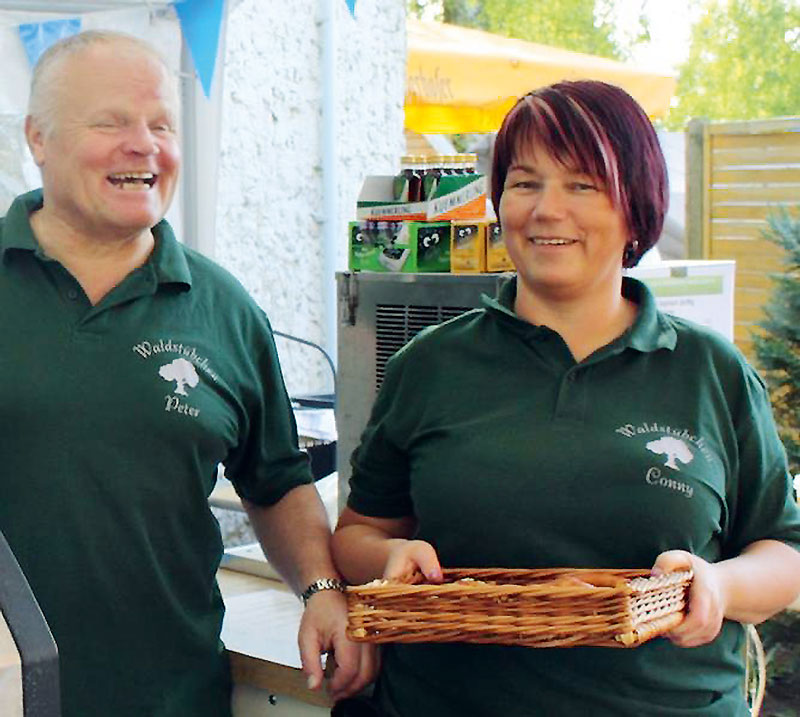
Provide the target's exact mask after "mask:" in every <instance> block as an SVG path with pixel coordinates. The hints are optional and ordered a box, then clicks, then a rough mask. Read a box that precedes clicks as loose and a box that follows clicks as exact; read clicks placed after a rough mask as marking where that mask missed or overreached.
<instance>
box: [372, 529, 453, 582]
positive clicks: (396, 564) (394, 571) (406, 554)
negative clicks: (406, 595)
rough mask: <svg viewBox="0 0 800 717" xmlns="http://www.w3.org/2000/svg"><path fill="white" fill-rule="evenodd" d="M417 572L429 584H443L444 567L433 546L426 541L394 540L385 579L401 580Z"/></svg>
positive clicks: (384, 574)
mask: <svg viewBox="0 0 800 717" xmlns="http://www.w3.org/2000/svg"><path fill="white" fill-rule="evenodd" d="M417 571H419V572H421V573H422V574H423V575H424V576H425V578H426V579H427V580H428V582H431V583H440V582H442V579H443V578H442V566H441V565H440V564H439V557H438V556H437V555H436V551H435V550H434V548H433V546H432V545H431V544H430V543H426V542H425V541H424V540H397V539H396V540H393V541H392V546H391V548H390V550H389V557H388V559H387V560H386V568H385V569H384V571H383V577H384V578H385V579H387V580H391V579H395V580H401V579H403V578H407V577H408V576H410V575H412V574H414V573H415V572H417Z"/></svg>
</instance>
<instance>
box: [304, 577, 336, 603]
mask: <svg viewBox="0 0 800 717" xmlns="http://www.w3.org/2000/svg"><path fill="white" fill-rule="evenodd" d="M345 587H346V586H345V584H344V583H343V582H342V581H341V580H339V579H338V578H320V579H319V580H315V581H314V582H313V583H311V584H310V585H309V586H308V587H307V588H306V589H305V590H303V592H302V593H300V599H301V600H302V601H303V605H307V604H308V601H309V599H310V598H311V596H312V595H316V594H317V593H318V592H322V591H323V590H338V591H339V592H340V593H343V592H344V589H345Z"/></svg>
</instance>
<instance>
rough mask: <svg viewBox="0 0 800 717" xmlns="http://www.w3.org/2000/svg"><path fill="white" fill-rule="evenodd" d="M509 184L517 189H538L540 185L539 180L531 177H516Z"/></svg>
mask: <svg viewBox="0 0 800 717" xmlns="http://www.w3.org/2000/svg"><path fill="white" fill-rule="evenodd" d="M511 186H512V187H515V188H517V189H538V188H539V187H540V186H541V182H537V181H535V180H533V179H518V180H517V181H515V182H512V183H511Z"/></svg>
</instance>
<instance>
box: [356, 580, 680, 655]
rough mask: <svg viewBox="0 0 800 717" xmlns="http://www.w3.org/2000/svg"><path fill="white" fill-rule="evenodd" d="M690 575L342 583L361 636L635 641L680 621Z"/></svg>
mask: <svg viewBox="0 0 800 717" xmlns="http://www.w3.org/2000/svg"><path fill="white" fill-rule="evenodd" d="M691 578H692V574H691V572H681V573H671V574H669V575H664V576H662V577H658V578H652V577H650V572H649V571H648V570H584V569H573V568H560V569H547V570H504V569H453V570H445V571H444V583H442V584H441V585H432V584H427V583H425V584H413V580H411V579H409V580H407V581H403V582H394V581H393V582H389V581H385V580H375V581H373V582H371V583H367V584H366V585H358V586H351V587H348V588H347V603H348V613H349V627H348V633H349V635H350V636H351V637H352V638H353V639H355V640H360V641H364V642H473V643H497V644H504V645H524V646H527V647H573V646H578V645H592V646H602V647H634V646H636V645H640V644H642V643H643V642H646V641H647V640H649V639H651V638H653V637H656V636H657V635H660V634H663V633H664V632H667V631H669V630H671V629H672V628H674V627H676V626H677V625H679V624H680V623H681V621H682V620H683V612H682V611H683V609H684V606H685V602H686V592H687V589H688V587H689V585H690V583H691ZM418 579H419V578H417V580H418Z"/></svg>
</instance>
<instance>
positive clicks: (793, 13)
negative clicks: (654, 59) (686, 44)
mask: <svg viewBox="0 0 800 717" xmlns="http://www.w3.org/2000/svg"><path fill="white" fill-rule="evenodd" d="M798 77H800V4H798V2H797V0H705V2H704V4H703V13H702V15H701V16H700V18H699V20H698V21H697V23H696V24H695V25H694V26H693V28H692V36H691V44H690V49H689V56H688V59H687V60H686V62H685V63H684V64H683V65H682V66H681V68H680V75H679V78H678V88H677V91H676V105H675V107H673V109H672V110H670V113H669V116H668V117H667V120H666V125H667V127H669V128H671V129H682V128H683V127H684V125H685V124H686V122H687V121H688V120H689V119H691V118H692V117H707V118H709V119H714V120H736V119H757V118H759V117H781V116H790V115H797V114H800V82H798Z"/></svg>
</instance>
